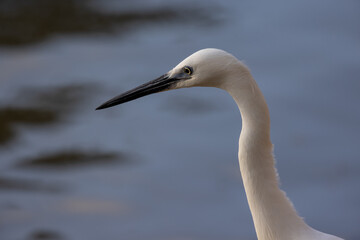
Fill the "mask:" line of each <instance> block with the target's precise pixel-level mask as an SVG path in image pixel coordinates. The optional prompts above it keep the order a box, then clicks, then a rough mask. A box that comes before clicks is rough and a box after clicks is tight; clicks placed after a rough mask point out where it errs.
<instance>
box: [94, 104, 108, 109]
mask: <svg viewBox="0 0 360 240" xmlns="http://www.w3.org/2000/svg"><path fill="white" fill-rule="evenodd" d="M104 108H106V107H105V106H104V104H102V105H100V106H98V107H97V108H95V110H101V109H104Z"/></svg>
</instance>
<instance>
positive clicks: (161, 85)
mask: <svg viewBox="0 0 360 240" xmlns="http://www.w3.org/2000/svg"><path fill="white" fill-rule="evenodd" d="M178 80H179V78H170V77H169V75H168V74H164V75H162V76H161V77H159V78H157V79H155V80H153V81H150V82H148V83H145V84H143V85H140V86H138V87H136V88H134V89H132V90H129V91H127V92H124V93H123V94H120V95H119V96H116V97H114V98H112V99H110V100H109V101H107V102H105V103H103V104H102V105H100V106H99V107H97V108H96V110H100V109H104V108H109V107H113V106H115V105H118V104H122V103H125V102H129V101H132V100H135V99H137V98H140V97H143V96H146V95H149V94H153V93H157V92H162V91H166V90H169V89H171V87H172V86H173V85H174V84H175V82H176V81H178Z"/></svg>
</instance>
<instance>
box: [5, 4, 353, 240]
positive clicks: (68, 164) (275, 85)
mask: <svg viewBox="0 0 360 240" xmlns="http://www.w3.org/2000/svg"><path fill="white" fill-rule="evenodd" d="M359 30H360V3H359V1H355V0H354V1H351V0H349V1H336V0H321V1H312V0H306V1H297V2H293V1H250V0H246V1H238V0H227V1H202V0H191V1H188V0H185V1H180V0H171V1H169V0H151V1H140V0H132V1H115V0H105V1H104V0H103V1H100V0H93V1H85V0H84V1H80V0H78V1H77V0H52V1H47V0H2V1H0V81H1V82H0V158H1V161H0V239H1V240H23V239H25V240H39V239H42V240H48V239H56V240H59V239H61V240H62V239H69V240H71V239H86V240H98V239H107V240H112V239H114V240H115V239H126V240H140V239H147V240H149V239H150V240H203V239H207V240H215V239H228V240H235V239H242V240H243V239H244V240H254V239H256V236H255V231H254V228H253V224H252V220H251V215H250V211H249V209H248V205H247V202H246V198H245V193H244V189H243V187H242V182H241V177H240V173H239V170H238V163H237V141H238V136H239V133H240V129H241V119H240V115H239V112H238V109H237V107H236V105H235V104H234V102H233V100H232V99H231V97H230V96H228V95H227V94H226V93H225V92H222V91H221V90H218V89H206V88H195V89H184V90H177V91H172V92H166V93H161V94H157V95H153V96H150V97H146V98H143V99H139V100H136V101H134V102H131V103H127V104H125V105H122V106H118V107H114V108H111V109H107V110H102V111H94V109H95V107H97V106H98V105H100V104H101V103H103V102H104V101H106V100H108V99H109V98H111V97H113V96H115V95H117V94H119V93H121V92H122V91H124V90H127V89H130V88H132V87H135V86H137V85H139V84H141V83H143V82H146V81H149V80H152V79H154V78H156V77H158V76H160V75H161V74H163V73H165V72H167V71H168V70H170V69H171V68H172V67H174V66H175V65H176V64H177V63H178V62H179V61H181V60H182V59H183V58H185V57H187V56H188V55H190V54H191V53H193V52H194V51H196V50H199V49H202V48H206V47H216V48H221V49H224V50H227V51H229V52H231V53H232V54H234V55H235V56H237V57H238V58H239V59H242V60H245V62H246V63H247V65H249V66H250V68H251V69H252V73H253V75H254V77H255V79H256V80H257V81H258V83H259V85H260V87H261V89H262V91H263V93H264V95H265V97H266V99H267V101H268V104H269V108H270V112H271V118H272V140H273V143H274V145H275V156H276V158H277V167H278V170H279V174H280V176H281V182H282V188H283V189H284V190H285V191H286V192H287V193H288V195H289V197H290V198H291V199H292V201H293V202H294V204H295V206H296V208H297V210H298V212H299V214H300V215H301V216H303V217H304V218H305V219H306V221H307V222H308V223H309V224H310V225H311V226H313V227H314V228H316V229H318V230H321V231H325V232H328V233H332V234H335V235H339V236H341V237H344V238H346V239H360V229H359V224H360V174H359V172H360V148H359V147H360V140H359V134H360V107H359V103H360V94H359V91H360V81H359V77H360V67H359V65H360V41H359V39H360V31H359Z"/></svg>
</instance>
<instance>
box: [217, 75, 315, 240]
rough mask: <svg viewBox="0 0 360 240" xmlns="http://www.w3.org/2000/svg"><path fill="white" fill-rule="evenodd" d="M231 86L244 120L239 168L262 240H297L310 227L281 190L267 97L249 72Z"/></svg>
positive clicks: (227, 89)
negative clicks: (274, 156)
mask: <svg viewBox="0 0 360 240" xmlns="http://www.w3.org/2000/svg"><path fill="white" fill-rule="evenodd" d="M239 78H240V79H239ZM241 78H242V79H241ZM244 78H247V79H246V80H245V81H243V80H244ZM229 82H230V83H231V84H229V85H227V86H226V87H224V89H225V90H226V91H228V92H229V93H230V95H231V96H232V97H233V98H234V100H235V102H236V103H237V105H238V107H239V110H240V113H241V117H242V130H241V134H240V139H239V164H240V171H241V176H242V179H243V183H244V187H245V191H246V196H247V200H248V204H249V207H250V211H251V214H252V217H253V221H254V225H255V230H256V234H257V236H258V239H259V240H270V239H271V240H272V239H296V237H294V236H299V235H300V234H301V233H305V232H307V231H308V230H309V227H308V226H307V225H306V224H305V223H304V221H303V220H302V218H300V217H299V216H298V215H297V213H296V211H295V209H294V208H293V206H292V203H291V202H290V200H289V199H288V198H287V197H286V194H285V192H283V191H281V190H280V189H279V186H278V185H279V183H278V175H277V171H276V168H275V166H274V158H273V153H272V150H273V146H272V143H271V140H270V116H269V110H268V107H267V104H266V102H265V99H264V96H263V95H262V93H261V91H260V89H259V88H258V86H257V84H256V82H255V80H253V78H252V76H251V74H250V73H249V72H247V73H245V74H244V73H242V74H240V75H239V76H237V78H234V79H233V80H231V81H229Z"/></svg>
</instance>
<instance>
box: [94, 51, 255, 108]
mask: <svg viewBox="0 0 360 240" xmlns="http://www.w3.org/2000/svg"><path fill="white" fill-rule="evenodd" d="M234 72H237V73H240V74H241V73H248V69H247V67H246V66H245V65H243V64H242V63H241V62H240V61H239V60H237V59H236V58H235V57H234V56H232V55H231V54H229V53H227V52H225V51H223V50H219V49H214V48H207V49H202V50H200V51H197V52H195V53H193V54H192V55H190V56H189V57H187V58H186V59H184V60H183V61H182V62H180V63H179V64H178V65H177V66H176V67H174V68H173V69H172V70H170V71H169V72H168V73H166V74H164V75H162V76H160V77H159V78H157V79H155V80H153V81H150V82H148V83H145V84H143V85H140V86H138V87H136V88H134V89H132V90H130V91H127V92H125V93H123V94H120V95H119V96H116V97H114V98H112V99H110V100H109V101H107V102H105V103H104V104H102V105H101V106H99V107H98V108H96V109H104V108H108V107H112V106H115V105H118V104H121V103H125V102H128V101H131V100H134V99H137V98H140V97H143V96H146V95H149V94H152V93H157V92H163V91H168V90H172V89H178V88H187V87H218V88H223V89H226V88H227V87H228V85H229V84H230V85H231V82H230V80H229V79H230V78H229V77H228V76H231V75H232V74H233V73H234ZM237 75H239V74H237Z"/></svg>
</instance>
